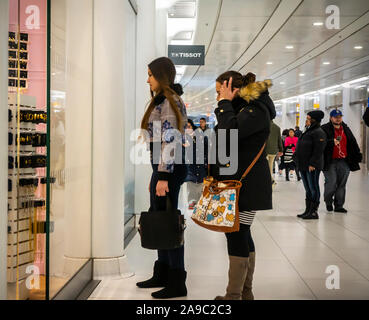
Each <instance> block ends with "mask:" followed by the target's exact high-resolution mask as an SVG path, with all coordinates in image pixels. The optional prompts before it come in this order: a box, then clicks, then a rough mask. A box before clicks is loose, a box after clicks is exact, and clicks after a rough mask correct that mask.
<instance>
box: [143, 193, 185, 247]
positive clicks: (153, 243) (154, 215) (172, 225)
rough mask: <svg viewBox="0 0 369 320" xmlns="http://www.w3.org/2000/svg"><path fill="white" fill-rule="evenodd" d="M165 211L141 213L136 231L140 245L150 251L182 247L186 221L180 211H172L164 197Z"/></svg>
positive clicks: (169, 203) (168, 201)
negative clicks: (139, 238) (139, 236)
mask: <svg viewBox="0 0 369 320" xmlns="http://www.w3.org/2000/svg"><path fill="white" fill-rule="evenodd" d="M166 198H167V199H166V204H167V209H166V210H165V211H148V212H142V213H141V217H140V220H139V228H138V231H139V233H140V235H141V245H142V247H143V248H145V249H150V250H171V249H176V248H179V247H181V246H183V245H184V230H185V229H186V220H185V218H184V216H183V215H182V214H181V211H180V210H174V209H173V207H172V204H171V201H170V199H169V197H168V196H167V197H166Z"/></svg>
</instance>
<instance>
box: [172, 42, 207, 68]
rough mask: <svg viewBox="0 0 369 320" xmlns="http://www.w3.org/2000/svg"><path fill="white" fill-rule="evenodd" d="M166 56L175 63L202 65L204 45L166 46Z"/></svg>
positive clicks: (203, 62)
mask: <svg viewBox="0 0 369 320" xmlns="http://www.w3.org/2000/svg"><path fill="white" fill-rule="evenodd" d="M168 57H169V58H170V59H171V60H172V61H173V63H174V64H175V65H186V66H203V65H204V64H205V46H174V45H169V46H168Z"/></svg>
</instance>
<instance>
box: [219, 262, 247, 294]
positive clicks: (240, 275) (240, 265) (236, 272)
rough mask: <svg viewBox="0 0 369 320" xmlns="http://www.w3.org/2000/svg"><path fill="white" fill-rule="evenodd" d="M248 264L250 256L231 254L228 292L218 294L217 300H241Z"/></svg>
mask: <svg viewBox="0 0 369 320" xmlns="http://www.w3.org/2000/svg"><path fill="white" fill-rule="evenodd" d="M248 265H249V258H242V257H234V256H229V271H228V286H227V293H226V295H225V296H217V297H216V298H215V300H241V296H242V289H243V286H244V283H245V280H246V275H247V268H248Z"/></svg>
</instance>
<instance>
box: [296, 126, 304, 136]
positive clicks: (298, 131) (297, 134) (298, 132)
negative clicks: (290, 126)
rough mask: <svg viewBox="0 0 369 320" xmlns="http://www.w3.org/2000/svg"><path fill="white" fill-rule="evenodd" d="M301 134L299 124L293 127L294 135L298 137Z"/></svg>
mask: <svg viewBox="0 0 369 320" xmlns="http://www.w3.org/2000/svg"><path fill="white" fill-rule="evenodd" d="M301 135H302V131H301V130H300V127H299V126H296V127H295V137H297V138H300V137H301Z"/></svg>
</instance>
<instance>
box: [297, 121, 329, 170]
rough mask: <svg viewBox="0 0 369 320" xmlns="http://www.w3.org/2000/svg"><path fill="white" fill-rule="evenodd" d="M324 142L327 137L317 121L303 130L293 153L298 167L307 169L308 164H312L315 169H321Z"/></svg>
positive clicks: (322, 165) (325, 142)
mask: <svg viewBox="0 0 369 320" xmlns="http://www.w3.org/2000/svg"><path fill="white" fill-rule="evenodd" d="M326 144H327V137H326V134H325V132H324V131H323V129H322V128H321V127H320V124H319V123H314V124H313V125H311V126H310V128H309V129H307V130H306V131H305V132H303V133H302V135H301V136H300V138H299V141H298V142H297V146H296V151H295V154H294V155H293V159H294V161H295V163H296V165H297V167H298V169H299V170H300V171H309V166H312V167H314V168H315V169H317V170H323V167H324V149H325V146H326Z"/></svg>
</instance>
